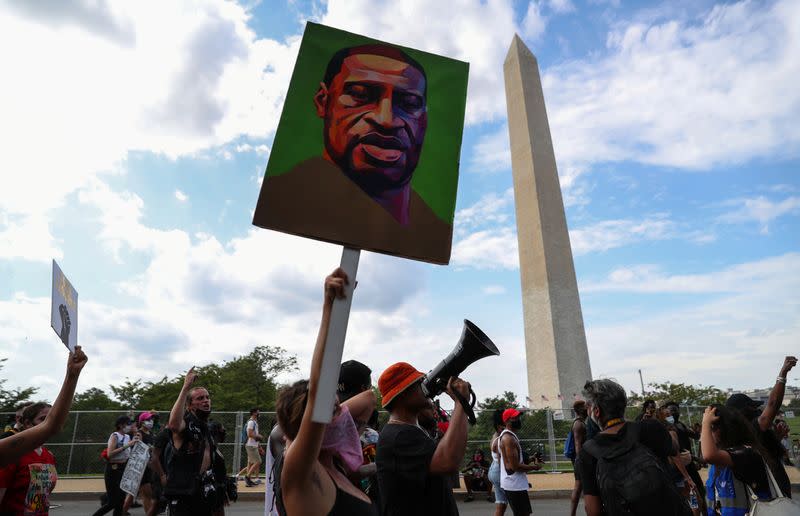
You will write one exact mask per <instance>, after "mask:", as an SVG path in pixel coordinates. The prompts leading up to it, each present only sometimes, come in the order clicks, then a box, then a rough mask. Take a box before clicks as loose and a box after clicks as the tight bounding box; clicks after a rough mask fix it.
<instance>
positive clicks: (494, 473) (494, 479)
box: [488, 460, 508, 504]
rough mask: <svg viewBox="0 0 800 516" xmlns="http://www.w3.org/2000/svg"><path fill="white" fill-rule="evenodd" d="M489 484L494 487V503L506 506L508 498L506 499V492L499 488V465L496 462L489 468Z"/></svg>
mask: <svg viewBox="0 0 800 516" xmlns="http://www.w3.org/2000/svg"><path fill="white" fill-rule="evenodd" d="M488 477H489V482H491V483H492V485H493V486H494V503H504V504H508V498H506V492H505V491H503V488H502V487H500V463H499V462H497V461H494V460H493V461H492V465H491V466H489V475H488Z"/></svg>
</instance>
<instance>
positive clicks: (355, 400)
mask: <svg viewBox="0 0 800 516" xmlns="http://www.w3.org/2000/svg"><path fill="white" fill-rule="evenodd" d="M347 282H348V279H347V275H346V274H345V272H344V271H343V270H342V269H341V268H337V269H336V270H335V271H333V273H332V274H331V275H330V276H328V277H327V278H325V287H324V292H325V294H324V302H323V305H322V320H321V322H320V329H319V334H318V336H317V342H316V346H315V347H314V354H313V357H312V359H311V374H310V377H309V379H308V381H305V380H301V381H299V382H296V383H294V384H292V385H291V386H289V387H286V388H285V389H283V390H282V391H281V392H280V393H279V394H278V400H277V403H276V408H275V410H276V412H277V415H278V424H279V425H280V427H281V429H282V430H283V432H284V434H285V436H286V440H287V446H286V450H285V452H284V457H283V468H282V470H281V472H280V481H279V482H280V484H279V486H280V496H278V497H277V502H278V505H279V507H278V511H279V512H280V513H285V514H289V515H290V516H304V515H309V516H312V515H313V516H316V515H319V514H327V515H330V516H374V515H377V514H378V508H377V507H376V506H375V505H374V504H373V503H372V502H371V501H370V499H369V497H368V496H367V495H366V494H364V493H363V492H362V491H361V490H360V489H359V488H358V487H356V486H355V485H354V484H353V483H352V482H351V481H350V480H349V478H348V475H352V474H353V473H355V472H356V471H357V470H358V468H359V467H360V466H361V464H362V462H363V456H362V451H361V443H360V440H359V436H358V431H357V430H356V425H355V422H354V420H355V419H361V418H365V419H369V416H370V414H372V411H373V410H375V402H376V401H375V394H374V393H373V392H372V390H367V391H364V392H362V393H361V394H358V395H356V396H353V397H352V398H350V399H349V400H347V401H345V402H344V403H341V404H340V403H339V402H338V400H337V402H336V404H335V406H334V412H333V419H332V420H331V422H330V423H328V424H325V423H316V422H314V421H312V419H311V417H312V413H313V411H314V406H315V403H316V399H317V391H318V389H319V377H320V373H321V369H322V356H323V353H324V351H325V341H326V340H327V336H328V326H329V324H330V320H331V311H332V308H333V301H334V298H343V297H344V296H345V284H346V283H347ZM280 505H282V506H283V507H280Z"/></svg>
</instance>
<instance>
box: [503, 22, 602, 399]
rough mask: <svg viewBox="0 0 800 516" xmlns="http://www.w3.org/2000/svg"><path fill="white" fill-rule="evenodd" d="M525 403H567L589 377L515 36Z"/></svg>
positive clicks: (512, 57)
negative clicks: (526, 396)
mask: <svg viewBox="0 0 800 516" xmlns="http://www.w3.org/2000/svg"><path fill="white" fill-rule="evenodd" d="M503 72H504V75H505V85H506V106H507V108H508V132H509V136H510V139H511V168H512V172H513V176H514V200H515V204H516V212H517V239H518V241H519V269H520V277H521V281H522V310H523V318H524V323H525V353H526V359H527V365H528V393H529V395H528V398H529V405H530V407H531V408H544V407H551V408H562V407H563V408H568V407H571V406H572V402H573V401H574V397H575V395H579V394H580V392H581V389H582V387H583V384H584V383H585V382H586V381H587V380H590V379H591V377H592V372H591V368H590V366H589V352H588V351H587V349H586V333H585V331H584V327H583V314H582V313H581V301H580V297H579V296H578V282H577V279H576V277H575V265H574V264H573V262H572V248H571V247H570V243H569V232H568V231H567V218H566V215H565V214H564V201H563V200H562V198H561V185H560V184H559V181H558V170H557V169H556V159H555V154H554V152H553V141H552V139H551V138H550V126H549V124H548V122H547V112H546V110H545V106H544V93H543V92H542V80H541V78H540V77H539V65H538V63H537V61H536V57H534V55H533V54H532V53H531V51H530V50H529V49H528V47H526V46H525V43H523V42H522V40H521V39H520V38H519V36H516V35H515V36H514V40H513V41H512V42H511V48H510V49H509V50H508V55H507V56H506V60H505V63H504V65H503Z"/></svg>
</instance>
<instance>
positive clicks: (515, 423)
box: [511, 419, 522, 430]
mask: <svg viewBox="0 0 800 516" xmlns="http://www.w3.org/2000/svg"><path fill="white" fill-rule="evenodd" d="M511 428H513V429H514V430H519V429H520V428H522V421H521V420H519V419H516V420H514V421H512V422H511Z"/></svg>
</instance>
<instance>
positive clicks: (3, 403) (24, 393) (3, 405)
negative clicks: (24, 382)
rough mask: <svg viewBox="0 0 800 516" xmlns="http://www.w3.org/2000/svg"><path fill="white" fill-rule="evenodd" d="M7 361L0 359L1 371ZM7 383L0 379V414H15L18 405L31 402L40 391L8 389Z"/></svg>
mask: <svg viewBox="0 0 800 516" xmlns="http://www.w3.org/2000/svg"><path fill="white" fill-rule="evenodd" d="M6 360H7V359H5V358H2V359H0V370H2V369H3V365H4V362H5V361H6ZM5 383H6V380H5V379H0V412H13V411H14V410H16V408H17V405H19V404H20V403H22V402H25V401H30V399H31V396H33V395H34V394H36V393H37V392H38V391H39V389H38V388H36V387H27V388H25V389H6V388H5Z"/></svg>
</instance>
